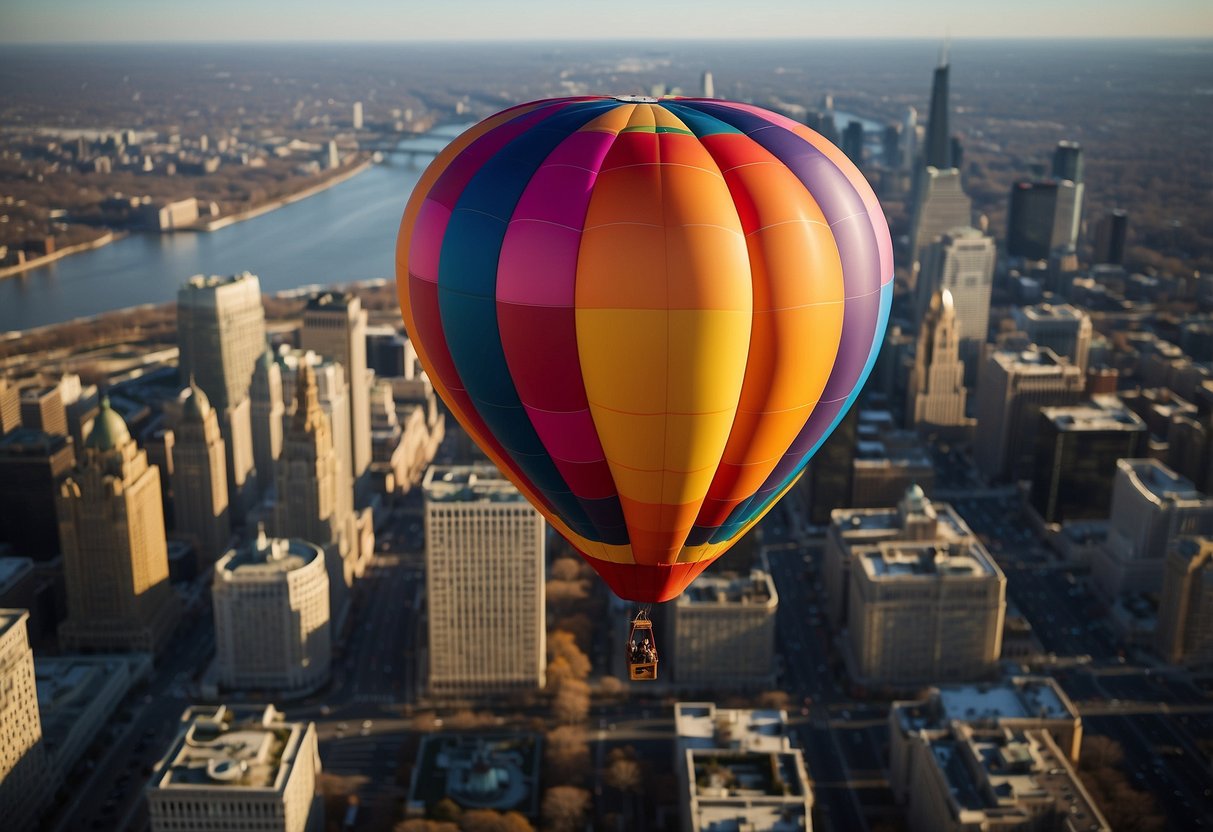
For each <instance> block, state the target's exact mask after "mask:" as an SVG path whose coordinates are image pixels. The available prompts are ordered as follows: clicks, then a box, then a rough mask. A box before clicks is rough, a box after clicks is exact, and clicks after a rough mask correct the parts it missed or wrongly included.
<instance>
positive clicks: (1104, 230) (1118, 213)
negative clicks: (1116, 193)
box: [1094, 208, 1129, 266]
mask: <svg viewBox="0 0 1213 832" xmlns="http://www.w3.org/2000/svg"><path fill="white" fill-rule="evenodd" d="M1128 235H1129V215H1128V213H1127V212H1126V211H1124V210H1123V209H1121V208H1117V209H1116V210H1115V211H1112V212H1110V213H1108V214H1105V215H1104V216H1103V218H1102V219H1101V220H1100V221H1099V224H1098V225H1096V227H1095V258H1094V262H1096V263H1112V264H1114V265H1117V266H1120V265H1123V264H1124V262H1125V241H1126V239H1127V237H1128Z"/></svg>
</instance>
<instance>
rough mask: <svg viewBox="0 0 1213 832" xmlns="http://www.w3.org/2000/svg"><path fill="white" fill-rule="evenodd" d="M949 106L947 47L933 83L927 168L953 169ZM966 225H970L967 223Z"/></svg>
mask: <svg viewBox="0 0 1213 832" xmlns="http://www.w3.org/2000/svg"><path fill="white" fill-rule="evenodd" d="M949 112H950V110H949V106H948V53H947V47H946V46H945V47H944V50H943V52H942V53H941V54H940V56H939V66H937V67H936V68H935V76H934V78H933V80H932V82H931V113H930V116H929V117H928V119H927V141H926V147H925V148H924V149H923V150H924V154H923V161H924V163H925V164H926V166H927V167H932V168H939V169H940V170H947V169H948V168H951V167H952V164H953V162H952V142H951V138H952V134H951V128H950V125H949ZM965 225H968V223H967V222H966V223H965Z"/></svg>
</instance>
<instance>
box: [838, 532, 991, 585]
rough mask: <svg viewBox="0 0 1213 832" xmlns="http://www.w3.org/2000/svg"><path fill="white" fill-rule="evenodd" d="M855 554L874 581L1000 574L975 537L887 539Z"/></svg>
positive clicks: (865, 571)
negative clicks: (947, 540) (961, 539)
mask: <svg viewBox="0 0 1213 832" xmlns="http://www.w3.org/2000/svg"><path fill="white" fill-rule="evenodd" d="M873 550H875V551H873ZM856 555H857V556H858V557H859V565H860V567H861V568H862V569H863V571H864V573H865V574H866V575H867V576H868V578H869V579H870V580H875V581H891V580H909V579H912V578H973V577H987V576H995V575H998V570H997V568H996V567H995V566H994V562H993V561H992V560H991V559H990V556H989V555H988V554H987V553H986V551H985V549H984V547H982V545H981V543H979V542H978V541H976V540H973V541H967V542H951V543H941V542H938V541H928V542H925V543H910V542H902V541H888V542H882V543H879V544H877V545H876V546H874V547H871V548H864V549H860V550H857V551H856Z"/></svg>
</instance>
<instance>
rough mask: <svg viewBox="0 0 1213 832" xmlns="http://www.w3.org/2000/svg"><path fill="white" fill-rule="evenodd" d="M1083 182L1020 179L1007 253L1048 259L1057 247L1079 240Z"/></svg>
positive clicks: (1013, 201) (1015, 188)
mask: <svg viewBox="0 0 1213 832" xmlns="http://www.w3.org/2000/svg"><path fill="white" fill-rule="evenodd" d="M1083 187H1084V186H1083V184H1082V183H1081V182H1080V183H1074V182H1071V181H1069V180H1063V181H1053V180H1051V181H1046V182H1025V181H1020V182H1016V183H1015V184H1014V185H1012V186H1011V207H1010V211H1009V212H1008V214H1007V254H1008V255H1010V256H1011V257H1023V258H1025V259H1027V260H1048V259H1049V255H1050V254H1051V253H1052V252H1053V250H1054V249H1056V248H1059V247H1063V246H1070V247H1073V246H1075V245H1076V244H1077V242H1078V226H1079V223H1080V222H1081V220H1082V191H1083Z"/></svg>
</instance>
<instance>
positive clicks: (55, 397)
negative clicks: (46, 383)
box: [21, 384, 70, 436]
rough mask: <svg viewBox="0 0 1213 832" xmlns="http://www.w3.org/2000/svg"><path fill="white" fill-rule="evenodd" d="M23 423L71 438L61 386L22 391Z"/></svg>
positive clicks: (30, 388) (31, 388)
mask: <svg viewBox="0 0 1213 832" xmlns="http://www.w3.org/2000/svg"><path fill="white" fill-rule="evenodd" d="M21 423H22V424H23V425H25V426H26V427H30V428H34V429H35V430H40V431H42V432H43V433H50V434H55V435H57V436H69V435H70V434H69V433H68V429H67V407H66V406H65V405H64V404H63V396H62V395H61V394H60V392H59V385H57V384H56V385H53V386H50V387H43V386H36V387H27V388H25V389H24V390H22V391H21Z"/></svg>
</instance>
